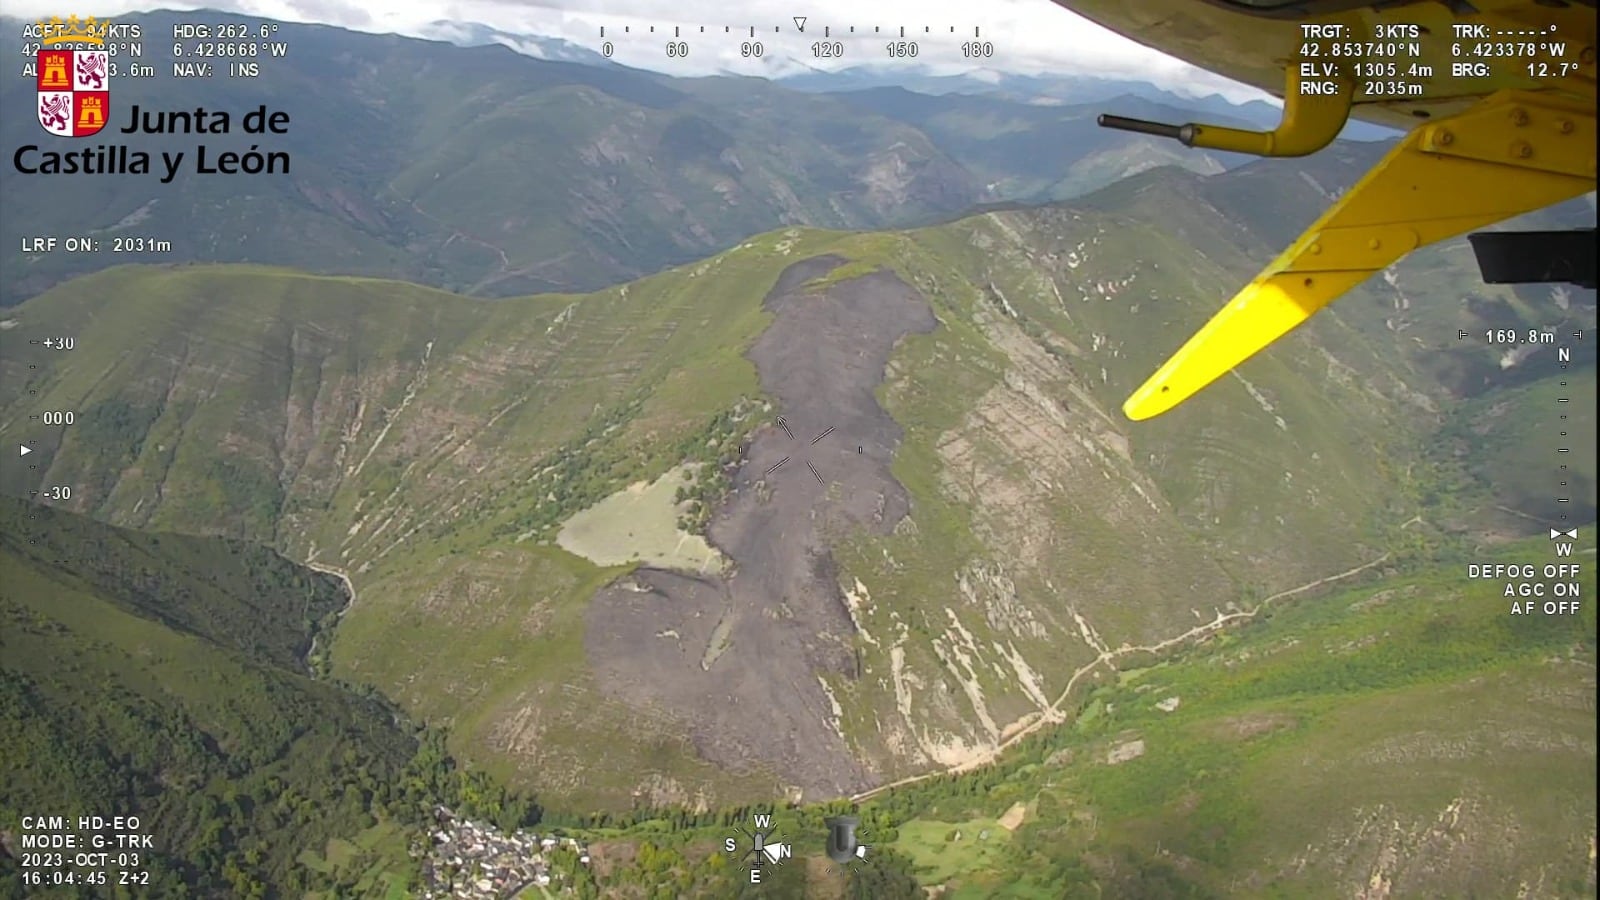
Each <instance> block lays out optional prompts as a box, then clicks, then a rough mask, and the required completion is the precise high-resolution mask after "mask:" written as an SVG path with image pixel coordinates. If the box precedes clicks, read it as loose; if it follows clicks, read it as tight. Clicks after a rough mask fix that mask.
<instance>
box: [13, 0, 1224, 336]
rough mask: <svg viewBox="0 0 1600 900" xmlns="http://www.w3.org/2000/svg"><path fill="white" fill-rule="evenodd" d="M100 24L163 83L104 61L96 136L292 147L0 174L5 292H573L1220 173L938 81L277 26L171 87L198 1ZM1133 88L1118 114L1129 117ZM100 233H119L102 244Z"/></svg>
mask: <svg viewBox="0 0 1600 900" xmlns="http://www.w3.org/2000/svg"><path fill="white" fill-rule="evenodd" d="M118 21H119V22H122V23H137V24H139V25H141V27H142V28H143V34H144V35H145V37H144V39H143V49H144V52H145V53H146V54H147V55H146V56H144V57H141V58H139V59H138V60H134V59H132V58H130V57H126V56H125V57H124V59H123V61H122V63H120V65H124V66H126V65H131V64H140V65H148V66H151V67H153V68H154V70H155V71H157V72H159V73H161V74H162V77H161V78H159V79H149V78H136V77H120V78H118V79H117V81H116V85H115V89H114V99H113V101H112V102H113V107H114V112H113V115H112V125H111V128H112V129H114V131H112V130H108V131H107V132H103V133H102V135H100V136H97V140H100V141H103V142H106V143H114V144H126V145H127V146H128V147H130V148H132V149H135V150H141V149H142V150H145V151H149V152H152V153H154V154H155V165H156V167H157V168H158V169H159V168H160V166H161V162H160V156H159V153H158V152H156V151H161V150H170V151H183V152H184V153H185V154H186V157H185V159H186V165H188V166H192V164H193V162H194V157H195V153H196V149H195V148H196V147H197V146H199V145H201V144H204V145H205V146H207V147H208V148H210V151H209V152H211V153H212V155H213V157H214V156H215V155H216V154H217V153H218V152H221V151H223V150H233V151H235V152H244V151H246V150H249V149H250V148H251V147H252V145H255V146H259V148H260V149H262V150H267V151H275V150H280V151H286V152H288V153H289V154H290V155H291V171H290V173H289V174H288V175H286V176H271V177H255V178H252V177H242V176H241V177H232V176H230V177H217V176H201V175H197V174H193V173H192V172H191V173H190V174H187V175H180V176H179V177H178V178H177V179H176V180H174V181H173V182H172V183H170V184H160V183H159V173H158V175H156V176H127V177H109V178H107V177H99V176H85V175H52V176H44V175H21V174H19V173H18V172H16V171H15V170H14V169H13V167H12V166H11V165H7V166H5V167H4V168H0V190H4V192H5V195H6V197H7V215H6V219H5V221H4V222H3V223H0V242H3V245H4V246H5V247H6V248H7V249H6V251H5V254H6V255H5V256H4V257H3V258H0V259H3V261H4V264H5V266H6V271H7V273H8V278H7V279H6V281H5V283H4V284H0V305H7V306H9V305H14V304H15V303H17V302H19V301H20V300H22V299H24V298H26V297H29V296H33V295H35V294H37V293H39V292H41V291H43V290H44V289H46V288H48V287H49V286H50V285H52V284H55V283H57V282H58V281H60V280H62V279H64V278H67V277H70V276H72V275H77V274H83V273H85V272H89V271H95V270H98V269H101V268H104V267H106V266H108V265H112V264H121V263H130V262H138V263H168V262H190V261H206V262H250V263H264V264H270V265H285V266H292V267H295V268H298V269H304V270H307V271H312V272H319V273H328V274H343V275H372V276H382V277H391V278H401V279H404V280H408V281H414V282H419V283H423V284H429V285H432V286H435V287H441V288H445V289H448V290H454V291H459V292H462V293H467V294H473V295H480V296H494V297H504V296H513V295H517V294H523V293H532V292H540V291H589V290H596V289H599V288H602V287H605V286H609V285H613V284H617V283H620V282H623V281H626V280H628V279H631V278H636V277H639V276H641V275H645V274H649V273H653V272H657V271H660V270H661V269H662V268H664V267H666V266H669V265H674V264H680V263H684V262H687V261H690V260H693V259H698V258H700V257H703V256H705V255H706V254H709V253H712V252H717V251H721V250H724V249H726V248H728V247H730V246H733V245H734V244H736V243H738V242H739V241H741V240H743V239H745V238H746V237H748V236H750V235H753V234H758V233H761V232H764V231H769V230H771V229H774V228H780V227H784V226H788V225H810V226H816V227H824V228H887V227H902V226H905V225H908V224H912V223H917V222H927V221H933V220H935V219H938V218H942V217H946V216H950V215H953V214H956V213H960V212H963V211H965V210H968V209H970V208H972V207H973V206H974V205H975V204H977V203H979V202H984V201H1007V200H1023V199H1031V198H1035V197H1039V198H1050V197H1059V196H1067V195H1070V194H1074V193H1081V192H1083V191H1086V190H1091V189H1093V188H1095V187H1099V186H1101V185H1104V184H1107V183H1109V182H1110V181H1112V180H1114V179H1115V178H1117V177H1120V176H1121V175H1122V174H1126V173H1127V172H1130V171H1136V170H1139V169H1142V168H1146V167H1148V166H1150V165H1154V164H1158V163H1160V162H1167V161H1173V162H1177V163H1179V164H1181V165H1196V166H1204V167H1207V168H1206V170H1207V171H1215V170H1216V168H1217V167H1218V164H1217V162H1216V160H1215V159H1213V158H1211V157H1209V156H1205V155H1201V154H1194V153H1188V152H1183V151H1182V150H1181V148H1179V147H1178V146H1177V145H1176V144H1173V143H1171V142H1162V141H1158V140H1156V139H1153V138H1146V137H1143V136H1138V135H1129V134H1126V133H1122V132H1111V131H1108V130H1106V129H1099V128H1095V127H1094V126H1093V123H1092V121H1090V120H1088V119H1085V118H1084V116H1085V115H1086V113H1085V111H1084V110H1083V109H1073V110H1057V109H1052V108H1045V107H1031V106H1028V105H1026V104H1022V103H1017V102H1013V101H1010V100H1005V99H1001V98H987V99H980V98H970V97H952V98H939V100H937V101H935V102H939V103H945V104H949V105H951V106H952V107H954V108H953V109H951V110H950V111H948V112H947V113H946V114H944V115H941V116H930V115H926V114H925V113H924V111H923V110H922V107H921V104H923V103H926V102H929V101H933V100H934V98H928V97H917V96H916V95H906V96H907V97H909V98H911V102H910V103H909V106H908V105H907V104H903V103H891V104H887V105H885V104H874V103H870V102H866V100H865V98H861V99H858V98H854V97H852V96H850V95H823V94H812V93H803V92H797V91H792V90H788V89H786V88H783V87H780V86H778V85H776V84H774V83H772V82H769V81H766V80H762V79H755V78H734V77H719V78H697V79H687V78H679V79H675V78H669V77H665V76H661V75H656V74H653V73H648V72H642V71H637V70H630V69H626V68H623V67H620V66H611V67H597V66H588V65H578V64H573V63H565V62H554V61H545V60H539V59H534V58H531V57H527V56H521V55H518V54H516V53H514V52H512V51H511V50H509V49H507V48H505V47H502V46H491V47H475V48H465V47H456V46H451V45H447V44H443V43H438V42H431V41H421V40H413V39H406V38H399V37H394V36H380V35H371V34H363V33H356V32H349V31H344V30H341V29H336V28H328V27H323V26H308V25H300V24H291V23H280V24H278V25H277V26H276V27H277V30H276V31H275V32H273V33H272V35H271V39H270V41H269V42H268V43H269V45H276V44H281V45H283V47H285V48H287V52H286V53H284V54H283V55H281V56H279V55H273V54H272V52H271V51H272V47H271V46H269V47H268V48H267V50H266V51H263V55H262V56H260V57H258V58H256V59H254V60H251V61H252V62H256V63H258V64H259V65H261V66H262V72H263V73H265V74H264V75H263V76H262V77H260V78H228V77H223V74H222V73H221V71H220V70H221V69H222V68H224V67H225V66H227V65H228V64H229V63H230V62H231V61H232V60H228V59H200V58H195V59H190V58H188V57H185V58H184V59H183V60H182V62H183V63H184V64H197V65H199V64H204V65H211V66H212V67H213V68H215V69H217V70H218V75H217V76H216V77H214V78H168V77H166V73H168V72H170V71H171V70H172V67H173V64H174V61H175V60H174V58H173V57H172V55H171V47H172V44H171V43H169V42H168V40H166V39H164V38H161V37H160V36H161V35H171V34H172V33H173V30H172V29H173V26H174V24H176V23H180V22H181V23H189V22H192V18H191V17H188V16H186V15H184V14H176V13H168V12H152V13H146V14H140V15H133V16H124V17H120V18H119V19H118ZM262 21H263V20H261V19H260V18H241V17H237V16H232V15H228V14H224V13H216V14H214V15H213V16H212V17H211V19H210V20H209V22H208V24H211V25H218V24H230V25H235V26H237V25H243V26H245V27H247V28H248V29H250V30H251V31H252V32H254V31H255V30H256V29H258V28H260V27H261V25H262ZM5 22H6V23H7V24H6V27H8V28H12V29H13V33H16V32H17V31H19V30H20V27H21V23H20V22H17V21H16V20H13V19H7V20H5ZM252 46H254V45H252ZM697 52H698V51H697ZM33 91H34V84H33V79H32V78H31V76H29V77H25V76H24V74H23V70H22V68H21V67H16V68H14V69H9V70H6V71H5V72H4V73H0V103H3V104H4V105H5V106H6V107H7V108H8V109H10V108H15V109H23V108H27V107H29V105H30V104H31V102H32V95H33ZM1129 102H1131V103H1134V104H1136V105H1135V106H1133V107H1127V108H1123V107H1118V108H1119V109H1122V111H1123V112H1125V113H1127V114H1140V113H1141V112H1143V111H1144V110H1143V108H1142V104H1144V101H1138V100H1131V101H1129ZM134 105H138V106H139V107H140V108H141V109H142V110H143V111H145V112H147V113H148V112H168V111H171V112H179V111H182V112H189V111H192V110H195V109H197V108H203V109H206V110H209V111H211V112H212V113H216V112H219V111H221V112H227V113H228V114H229V115H230V117H231V120H232V121H231V133H230V134H228V135H201V134H176V135H145V134H134V135H124V134H121V133H120V129H121V128H122V127H123V125H124V123H125V122H126V117H127V113H128V111H129V110H130V109H131V108H132V107H133V106H134ZM261 105H265V106H266V107H268V108H269V109H272V110H275V111H281V112H284V113H286V114H287V115H288V116H289V124H288V126H287V133H286V134H281V135H276V134H268V135H251V134H244V133H242V132H241V127H242V124H243V123H242V122H241V117H242V116H243V115H244V114H245V113H246V112H247V111H250V110H253V109H256V108H257V107H258V106H261ZM878 106H882V107H883V108H882V109H879V108H876V107H878ZM1150 114H1152V115H1160V116H1163V117H1170V116H1174V115H1175V116H1177V117H1179V118H1184V117H1185V115H1186V114H1184V113H1179V112H1176V111H1172V110H1168V109H1157V110H1153V111H1151V112H1150ZM990 129H1001V130H1000V131H999V132H998V133H991V132H990ZM0 138H3V143H4V145H5V147H6V148H7V153H8V154H10V153H12V152H14V151H15V150H17V149H18V148H20V147H25V146H30V145H32V146H39V147H43V148H44V149H51V148H55V149H57V150H59V149H61V147H63V146H65V145H58V144H55V143H51V142H50V141H49V140H45V138H46V136H45V135H44V134H43V132H41V131H40V130H39V128H38V126H37V125H36V124H35V123H34V122H32V121H30V120H29V118H28V117H26V116H10V117H7V118H6V119H5V120H4V121H3V122H0ZM1039 146H1044V147H1047V148H1048V150H1047V152H1043V153H1041V152H1038V151H1037V149H1036V148H1037V147H1039ZM41 235H54V236H57V237H59V238H62V239H65V238H66V237H68V236H72V237H93V238H95V239H97V240H98V241H99V243H100V249H99V250H98V251H97V252H66V251H64V250H62V249H60V248H59V246H58V248H57V249H56V250H55V251H53V252H43V251H38V252H34V251H24V250H21V249H20V248H21V246H22V244H21V242H22V239H23V238H32V237H35V236H41ZM117 238H124V239H129V240H131V241H134V243H131V244H129V245H127V246H125V247H124V248H122V249H121V250H118V251H117V252H113V250H114V249H115V243H114V242H115V240H116V239H117ZM141 241H142V242H143V243H140V242H141ZM152 242H156V243H152Z"/></svg>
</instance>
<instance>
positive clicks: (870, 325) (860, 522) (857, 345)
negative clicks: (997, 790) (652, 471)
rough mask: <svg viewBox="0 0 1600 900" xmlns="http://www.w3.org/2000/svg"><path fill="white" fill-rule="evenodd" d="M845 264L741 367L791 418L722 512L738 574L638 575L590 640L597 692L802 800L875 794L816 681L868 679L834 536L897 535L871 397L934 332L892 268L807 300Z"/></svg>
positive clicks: (889, 426)
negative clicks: (767, 774) (914, 343)
mask: <svg viewBox="0 0 1600 900" xmlns="http://www.w3.org/2000/svg"><path fill="white" fill-rule="evenodd" d="M844 262H845V261H844V260H843V259H840V258H838V257H818V258H815V259H809V260H805V261H803V262H799V263H796V264H795V265H793V266H790V267H789V268H788V269H786V270H784V272H783V274H782V275H780V276H779V278H778V283H777V284H776V285H775V286H774V287H773V289H772V291H771V292H770V293H768V295H767V297H766V300H765V301H764V303H765V308H766V309H767V311H768V312H770V313H771V314H772V316H773V322H772V324H771V326H770V327H768V328H767V330H766V331H765V332H763V333H762V335H761V337H760V338H759V339H757V341H756V342H755V344H754V345H753V346H752V347H751V349H750V351H749V353H748V354H747V356H748V358H749V359H750V361H751V362H753V363H754V364H755V366H756V370H757V372H758V373H759V375H760V378H761V387H762V389H763V390H764V391H765V392H766V393H767V395H768V396H771V397H773V398H775V400H776V403H777V412H778V413H779V414H781V415H782V416H783V422H782V423H781V425H780V424H773V425H770V426H765V427H762V428H761V429H759V430H758V431H757V432H756V433H755V434H754V436H753V439H752V441H751V443H750V445H749V447H748V448H747V449H746V453H745V457H744V461H743V463H742V464H741V465H740V467H739V470H738V472H737V474H735V475H734V477H733V479H732V484H733V489H732V491H731V492H730V494H729V496H728V499H727V500H726V502H724V503H723V505H722V506H721V507H720V508H719V509H718V510H717V511H716V513H715V514H714V515H713V516H712V519H711V523H710V528H709V531H708V534H709V538H710V542H711V544H712V545H714V546H715V547H716V548H717V549H718V550H720V551H721V552H722V553H723V555H724V556H725V557H726V558H727V559H729V560H731V561H732V564H733V567H732V574H731V575H730V576H727V577H720V576H695V575H687V574H683V573H677V572H668V571H663V570H660V569H651V568H642V569H638V570H635V572H634V573H633V574H632V575H631V576H628V577H626V578H623V579H621V580H619V581H618V582H616V583H614V584H612V585H609V586H608V587H606V588H604V589H603V590H601V591H600V592H599V593H598V594H597V595H596V596H595V599H594V602H593V603H591V604H590V607H589V617H588V628H587V630H586V632H587V633H586V638H585V644H586V648H587V651H588V657H589V664H590V666H591V667H592V669H593V671H594V672H595V673H596V677H597V678H598V680H599V683H600V686H601V688H602V690H604V691H606V692H607V693H608V694H610V695H611V696H613V697H617V698H620V699H622V700H624V701H626V702H627V703H629V704H630V705H633V706H635V707H636V708H640V709H644V710H649V711H652V712H654V713H656V714H657V715H659V716H660V717H661V718H662V719H663V720H665V721H670V722H675V723H680V724H679V727H683V728H687V729H688V732H689V735H690V737H691V739H692V740H693V742H694V745H695V748H696V749H697V751H698V752H699V753H700V754H701V755H702V756H703V757H704V758H705V759H706V760H708V761H710V762H712V763H714V764H716V765H719V766H722V767H726V768H731V769H735V770H746V769H748V768H749V767H750V766H751V765H752V764H758V765H760V766H762V767H763V768H767V769H769V770H771V771H773V772H775V773H776V774H777V775H778V776H779V777H780V778H781V779H782V780H783V781H784V782H786V783H787V784H789V785H791V786H794V787H798V788H800V789H801V790H803V791H804V792H805V795H806V796H807V797H809V798H822V797H835V796H847V795H849V794H851V793H853V792H855V791H858V790H861V789H863V788H865V787H868V786H870V785H871V784H873V783H875V782H876V781H877V777H876V775H875V774H874V773H872V772H869V771H866V770H865V769H863V768H862V766H861V765H860V764H859V763H857V762H856V761H855V760H854V759H853V758H852V754H851V753H850V749H849V747H847V746H846V745H845V742H844V740H843V739H842V738H840V736H839V734H838V732H837V730H836V728H835V725H834V724H833V722H832V721H831V717H832V715H833V709H832V704H831V703H830V700H829V698H828V696H827V694H826V693H825V692H824V690H823V688H822V686H821V684H820V683H819V681H818V676H825V677H838V676H843V677H846V678H855V677H857V676H858V673H857V671H856V662H855V653H854V650H853V645H852V640H853V636H854V631H853V628H852V626H851V622H850V616H849V613H848V611H847V608H846V606H845V601H844V598H843V596H842V595H841V593H840V591H839V585H838V576H837V574H836V572H835V569H834V564H833V559H832V556H831V554H830V552H829V550H828V540H829V538H830V537H836V536H837V535H839V534H843V533H848V532H849V531H851V530H859V529H863V528H865V529H869V530H871V531H874V532H877V533H880V534H882V533H888V532H889V531H890V530H892V529H893V528H894V526H895V524H896V523H897V522H899V521H900V520H901V519H902V518H904V517H905V515H906V514H907V512H909V509H910V504H909V501H908V499H907V495H906V491H905V488H904V487H903V486H902V485H901V484H900V483H899V482H897V481H896V480H895V479H894V476H893V475H892V474H890V471H889V465H890V462H891V461H892V460H893V457H894V451H895V448H896V447H898V446H899V443H900V438H901V429H900V427H899V426H898V425H897V424H895V422H894V420H893V419H891V418H890V417H889V414H888V413H887V412H885V411H884V409H883V408H882V407H880V406H879V405H878V401H877V397H876V395H875V393H874V392H875V390H876V388H877V387H878V385H879V384H880V383H881V382H882V381H883V377H884V368H885V366H886V365H887V364H888V361H889V356H890V354H891V353H892V352H893V350H894V347H895V345H896V344H898V343H899V341H900V340H901V338H903V337H905V336H906V335H908V334H913V333H926V332H931V331H932V330H933V329H934V327H935V325H936V324H937V320H936V319H935V318H934V316H933V311H932V309H931V308H930V307H929V305H928V302H927V301H926V300H925V299H924V298H923V297H922V296H921V295H920V294H918V293H917V292H916V291H915V290H914V289H913V288H911V287H910V286H909V285H907V284H906V283H905V282H903V281H901V280H900V279H899V278H897V277H895V276H894V275H892V274H890V273H888V272H883V271H879V272H874V273H872V274H869V275H865V276H862V277H859V278H852V279H848V280H841V281H839V282H837V283H834V284H831V285H828V286H826V287H821V288H810V289H808V288H807V287H806V285H807V283H808V282H811V281H813V280H814V279H817V278H819V277H820V276H824V275H826V274H828V273H829V272H832V271H833V270H834V269H836V268H837V267H838V266H840V265H842V264H843V263H844ZM829 428H832V429H833V431H832V432H828V431H827V429H829ZM819 435H825V437H823V438H822V439H817V438H818V436H819ZM813 440H815V442H814V443H813ZM786 457H788V458H790V461H789V462H788V463H787V464H785V465H782V466H777V463H778V462H779V461H780V460H783V459H785V458H786ZM774 466H776V468H774ZM819 481H820V482H822V483H819ZM713 645H715V646H713Z"/></svg>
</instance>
